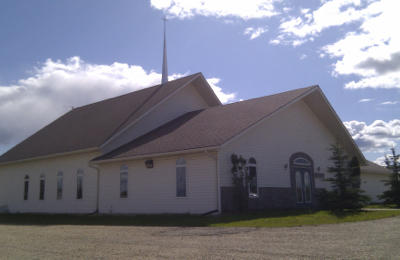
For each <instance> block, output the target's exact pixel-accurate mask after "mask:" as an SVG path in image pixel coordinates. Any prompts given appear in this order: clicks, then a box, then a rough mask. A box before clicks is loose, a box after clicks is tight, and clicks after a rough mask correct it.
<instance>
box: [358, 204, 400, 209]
mask: <svg viewBox="0 0 400 260" xmlns="http://www.w3.org/2000/svg"><path fill="white" fill-rule="evenodd" d="M364 208H366V209H398V208H397V207H396V205H395V204H389V205H388V204H383V203H371V204H369V205H367V206H365V207H364Z"/></svg>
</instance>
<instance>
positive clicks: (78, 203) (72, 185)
mask: <svg viewBox="0 0 400 260" xmlns="http://www.w3.org/2000/svg"><path fill="white" fill-rule="evenodd" d="M99 155H100V153H99V152H92V153H85V154H80V155H74V156H65V157H60V158H54V159H47V160H38V161H33V162H25V163H18V164H13V165H4V166H0V185H1V190H2V191H1V193H0V197H5V198H6V203H7V204H8V209H9V210H10V212H14V213H15V212H21V213H22V212H47V213H90V212H94V211H95V210H96V199H97V170H95V169H93V168H91V167H89V166H88V161H90V160H91V159H93V158H95V157H97V156H99ZM79 169H82V170H83V172H84V176H83V198H82V199H79V200H78V199H76V194H77V172H78V170H79ZM59 171H62V172H63V173H64V180H63V194H62V199H60V200H58V199H57V174H58V172H59ZM42 173H44V174H45V175H46V179H45V193H44V200H39V189H40V188H39V186H40V174H42ZM25 175H28V176H29V193H28V194H29V195H28V200H24V199H23V194H24V177H25ZM3 203H4V201H3V199H2V198H1V200H0V206H1V205H2V204H3Z"/></svg>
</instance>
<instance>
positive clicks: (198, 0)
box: [151, 0, 280, 20]
mask: <svg viewBox="0 0 400 260" xmlns="http://www.w3.org/2000/svg"><path fill="white" fill-rule="evenodd" d="M274 2H280V0H247V1H229V0H151V6H152V7H154V8H156V9H159V10H163V11H164V13H166V14H167V15H168V17H171V18H174V17H177V18H180V19H186V18H193V17H194V16H195V15H203V16H213V17H228V16H233V17H240V18H242V19H245V20H247V19H252V18H267V17H271V16H275V15H277V14H278V12H276V11H275V8H274Z"/></svg>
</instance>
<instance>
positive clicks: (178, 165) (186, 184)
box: [175, 157, 188, 199]
mask: <svg viewBox="0 0 400 260" xmlns="http://www.w3.org/2000/svg"><path fill="white" fill-rule="evenodd" d="M180 159H183V160H184V161H185V164H177V163H178V161H179V160H180ZM178 167H185V175H186V178H185V190H186V192H185V196H184V197H179V196H178V194H177V191H178V186H177V183H176V169H177V168H178ZM187 187H188V163H187V160H186V159H185V158H183V157H179V159H178V160H176V162H175V198H177V199H187V197H188V188H187Z"/></svg>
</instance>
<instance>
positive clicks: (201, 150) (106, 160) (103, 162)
mask: <svg viewBox="0 0 400 260" xmlns="http://www.w3.org/2000/svg"><path fill="white" fill-rule="evenodd" d="M219 148H220V146H208V147H200V148H194V149H187V150H179V151H171V152H164V153H148V154H139V155H132V156H126V157H120V158H113V159H104V160H95V159H94V160H92V161H90V163H91V164H96V165H100V164H107V163H114V162H123V161H129V160H139V159H143V158H147V159H149V158H156V157H166V156H172V155H177V154H191V153H199V152H204V151H212V150H218V149H219Z"/></svg>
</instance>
